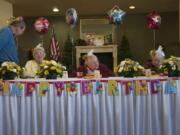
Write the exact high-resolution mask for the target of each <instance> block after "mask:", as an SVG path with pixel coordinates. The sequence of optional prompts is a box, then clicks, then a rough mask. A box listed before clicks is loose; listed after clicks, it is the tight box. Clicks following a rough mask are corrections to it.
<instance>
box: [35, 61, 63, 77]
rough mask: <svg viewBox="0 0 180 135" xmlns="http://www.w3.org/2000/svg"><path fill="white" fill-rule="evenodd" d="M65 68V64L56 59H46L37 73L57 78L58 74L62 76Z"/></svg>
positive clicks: (41, 75)
mask: <svg viewBox="0 0 180 135" xmlns="http://www.w3.org/2000/svg"><path fill="white" fill-rule="evenodd" d="M65 70H66V67H65V66H63V65H62V64H59V63H57V62H56V61H54V60H51V61H45V62H43V63H42V64H40V69H39V71H38V73H37V75H38V76H39V77H40V78H46V79H56V78H57V77H58V76H59V77H62V74H63V71H65Z"/></svg>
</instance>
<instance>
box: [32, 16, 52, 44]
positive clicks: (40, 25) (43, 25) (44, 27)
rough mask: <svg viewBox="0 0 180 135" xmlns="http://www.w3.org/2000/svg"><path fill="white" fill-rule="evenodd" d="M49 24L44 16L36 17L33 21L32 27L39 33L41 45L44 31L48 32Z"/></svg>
mask: <svg viewBox="0 0 180 135" xmlns="http://www.w3.org/2000/svg"><path fill="white" fill-rule="evenodd" d="M49 26H50V23H49V21H48V20H47V19H46V18H44V17H40V18H38V19H37V20H36V21H35V23H34V28H35V30H36V32H38V33H39V34H40V38H41V39H42V45H43V37H44V35H45V34H46V33H48V31H49Z"/></svg>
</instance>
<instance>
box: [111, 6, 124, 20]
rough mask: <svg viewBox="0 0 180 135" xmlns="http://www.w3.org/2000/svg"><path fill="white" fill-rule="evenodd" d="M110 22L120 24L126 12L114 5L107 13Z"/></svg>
mask: <svg viewBox="0 0 180 135" xmlns="http://www.w3.org/2000/svg"><path fill="white" fill-rule="evenodd" d="M108 15H109V19H110V23H114V24H122V20H123V17H124V16H125V15H126V12H124V11H123V10H121V9H120V8H119V7H118V6H114V7H113V8H112V9H111V10H110V11H109V13H108Z"/></svg>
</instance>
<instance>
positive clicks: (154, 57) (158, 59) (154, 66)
mask: <svg viewBox="0 0 180 135" xmlns="http://www.w3.org/2000/svg"><path fill="white" fill-rule="evenodd" d="M162 49H163V48H162V47H161V46H159V48H158V49H157V50H152V51H151V52H150V56H151V59H150V60H148V62H147V63H146V64H145V66H144V67H145V68H146V69H151V71H152V73H153V74H156V73H158V70H159V66H160V65H161V64H162V62H163V60H164V58H165V54H164V52H163V51H162Z"/></svg>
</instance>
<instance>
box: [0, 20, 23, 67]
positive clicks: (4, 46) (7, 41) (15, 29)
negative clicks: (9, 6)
mask: <svg viewBox="0 0 180 135" xmlns="http://www.w3.org/2000/svg"><path fill="white" fill-rule="evenodd" d="M8 24H9V25H8V26H6V27H4V28H2V29H0V64H1V63H3V62H4V61H11V62H15V63H16V64H19V58H18V48H17V42H16V38H17V37H18V36H20V35H22V34H23V33H24V31H25V28H26V26H25V22H24V20H23V18H22V17H16V18H15V17H12V18H10V19H9V21H8Z"/></svg>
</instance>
